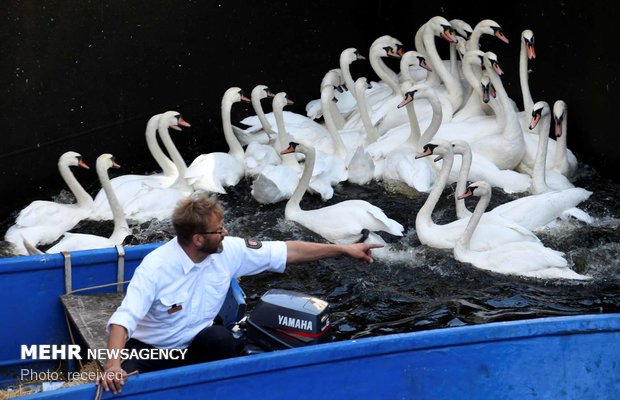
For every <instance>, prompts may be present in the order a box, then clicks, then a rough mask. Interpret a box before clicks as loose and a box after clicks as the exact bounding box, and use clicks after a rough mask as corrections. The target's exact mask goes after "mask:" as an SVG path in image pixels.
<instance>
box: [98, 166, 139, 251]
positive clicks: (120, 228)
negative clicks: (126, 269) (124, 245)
mask: <svg viewBox="0 0 620 400" xmlns="http://www.w3.org/2000/svg"><path fill="white" fill-rule="evenodd" d="M97 175H98V176H99V181H100V182H101V187H102V188H103V191H104V192H105V195H106V197H107V199H108V203H109V204H110V209H111V210H112V217H113V218H114V231H113V232H112V235H111V236H110V240H112V241H114V242H115V243H121V242H122V241H123V239H124V238H125V236H127V235H128V234H129V232H131V231H130V230H129V225H128V224H127V220H126V219H125V212H124V211H123V206H121V203H120V202H119V201H118V197H116V193H115V192H114V189H113V188H112V184H111V183H110V177H109V175H108V170H107V168H105V167H102V166H97Z"/></svg>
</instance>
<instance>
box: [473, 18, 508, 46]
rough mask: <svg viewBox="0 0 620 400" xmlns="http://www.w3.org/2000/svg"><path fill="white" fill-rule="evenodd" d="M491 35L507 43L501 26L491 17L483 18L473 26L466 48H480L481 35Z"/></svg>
mask: <svg viewBox="0 0 620 400" xmlns="http://www.w3.org/2000/svg"><path fill="white" fill-rule="evenodd" d="M484 34H486V35H492V36H495V37H496V38H498V39H499V40H501V41H502V42H504V43H509V41H508V38H507V37H506V36H505V35H504V32H503V31H502V27H501V26H499V24H498V23H497V22H495V21H493V20H492V19H483V20H482V21H480V22H478V23H477V24H476V26H475V27H474V30H473V32H472V33H471V36H470V37H469V39H467V44H466V47H467V50H468V51H469V50H480V37H481V36H482V35H484Z"/></svg>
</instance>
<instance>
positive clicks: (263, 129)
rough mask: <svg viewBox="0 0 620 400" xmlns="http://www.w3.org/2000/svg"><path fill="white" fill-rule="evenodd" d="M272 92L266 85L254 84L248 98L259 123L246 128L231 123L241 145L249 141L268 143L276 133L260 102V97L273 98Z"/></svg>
mask: <svg viewBox="0 0 620 400" xmlns="http://www.w3.org/2000/svg"><path fill="white" fill-rule="evenodd" d="M273 96H274V94H273V92H272V91H271V90H269V87H267V86H266V85H256V86H254V88H253V89H252V93H251V94H250V100H251V102H252V108H254V112H255V113H256V115H255V117H256V118H257V119H258V122H259V124H255V125H252V126H249V127H248V128H246V129H241V128H239V127H238V126H235V125H232V129H233V132H234V134H235V136H236V137H237V139H238V140H239V143H241V145H242V146H245V145H249V144H250V143H254V142H258V143H261V144H267V143H270V142H271V141H272V140H273V138H275V136H276V134H275V132H274V131H273V129H272V128H271V124H270V123H269V121H268V120H267V118H266V117H265V111H264V110H263V105H262V103H261V100H262V99H266V98H273Z"/></svg>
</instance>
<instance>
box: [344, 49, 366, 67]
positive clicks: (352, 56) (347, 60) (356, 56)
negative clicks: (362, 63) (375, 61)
mask: <svg viewBox="0 0 620 400" xmlns="http://www.w3.org/2000/svg"><path fill="white" fill-rule="evenodd" d="M365 59H366V57H364V56H363V55H361V54H360V52H359V51H358V50H357V49H356V48H354V47H349V48H348V49H344V50H342V53H340V65H349V64H351V63H352V62H353V61H357V60H365Z"/></svg>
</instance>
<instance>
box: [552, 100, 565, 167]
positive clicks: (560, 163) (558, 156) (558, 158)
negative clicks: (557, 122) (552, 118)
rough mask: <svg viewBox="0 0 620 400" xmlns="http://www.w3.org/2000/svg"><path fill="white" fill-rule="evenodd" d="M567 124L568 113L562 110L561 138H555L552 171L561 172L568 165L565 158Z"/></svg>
mask: <svg viewBox="0 0 620 400" xmlns="http://www.w3.org/2000/svg"><path fill="white" fill-rule="evenodd" d="M567 124H568V112H567V111H566V110H564V114H563V118H562V127H561V128H562V136H560V137H558V138H556V140H555V158H554V160H553V169H554V170H557V171H561V170H562V168H563V167H564V166H565V165H566V164H567V163H568V161H567V157H566V147H567V143H566V141H567V138H566V134H567V130H568V129H567Z"/></svg>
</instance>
